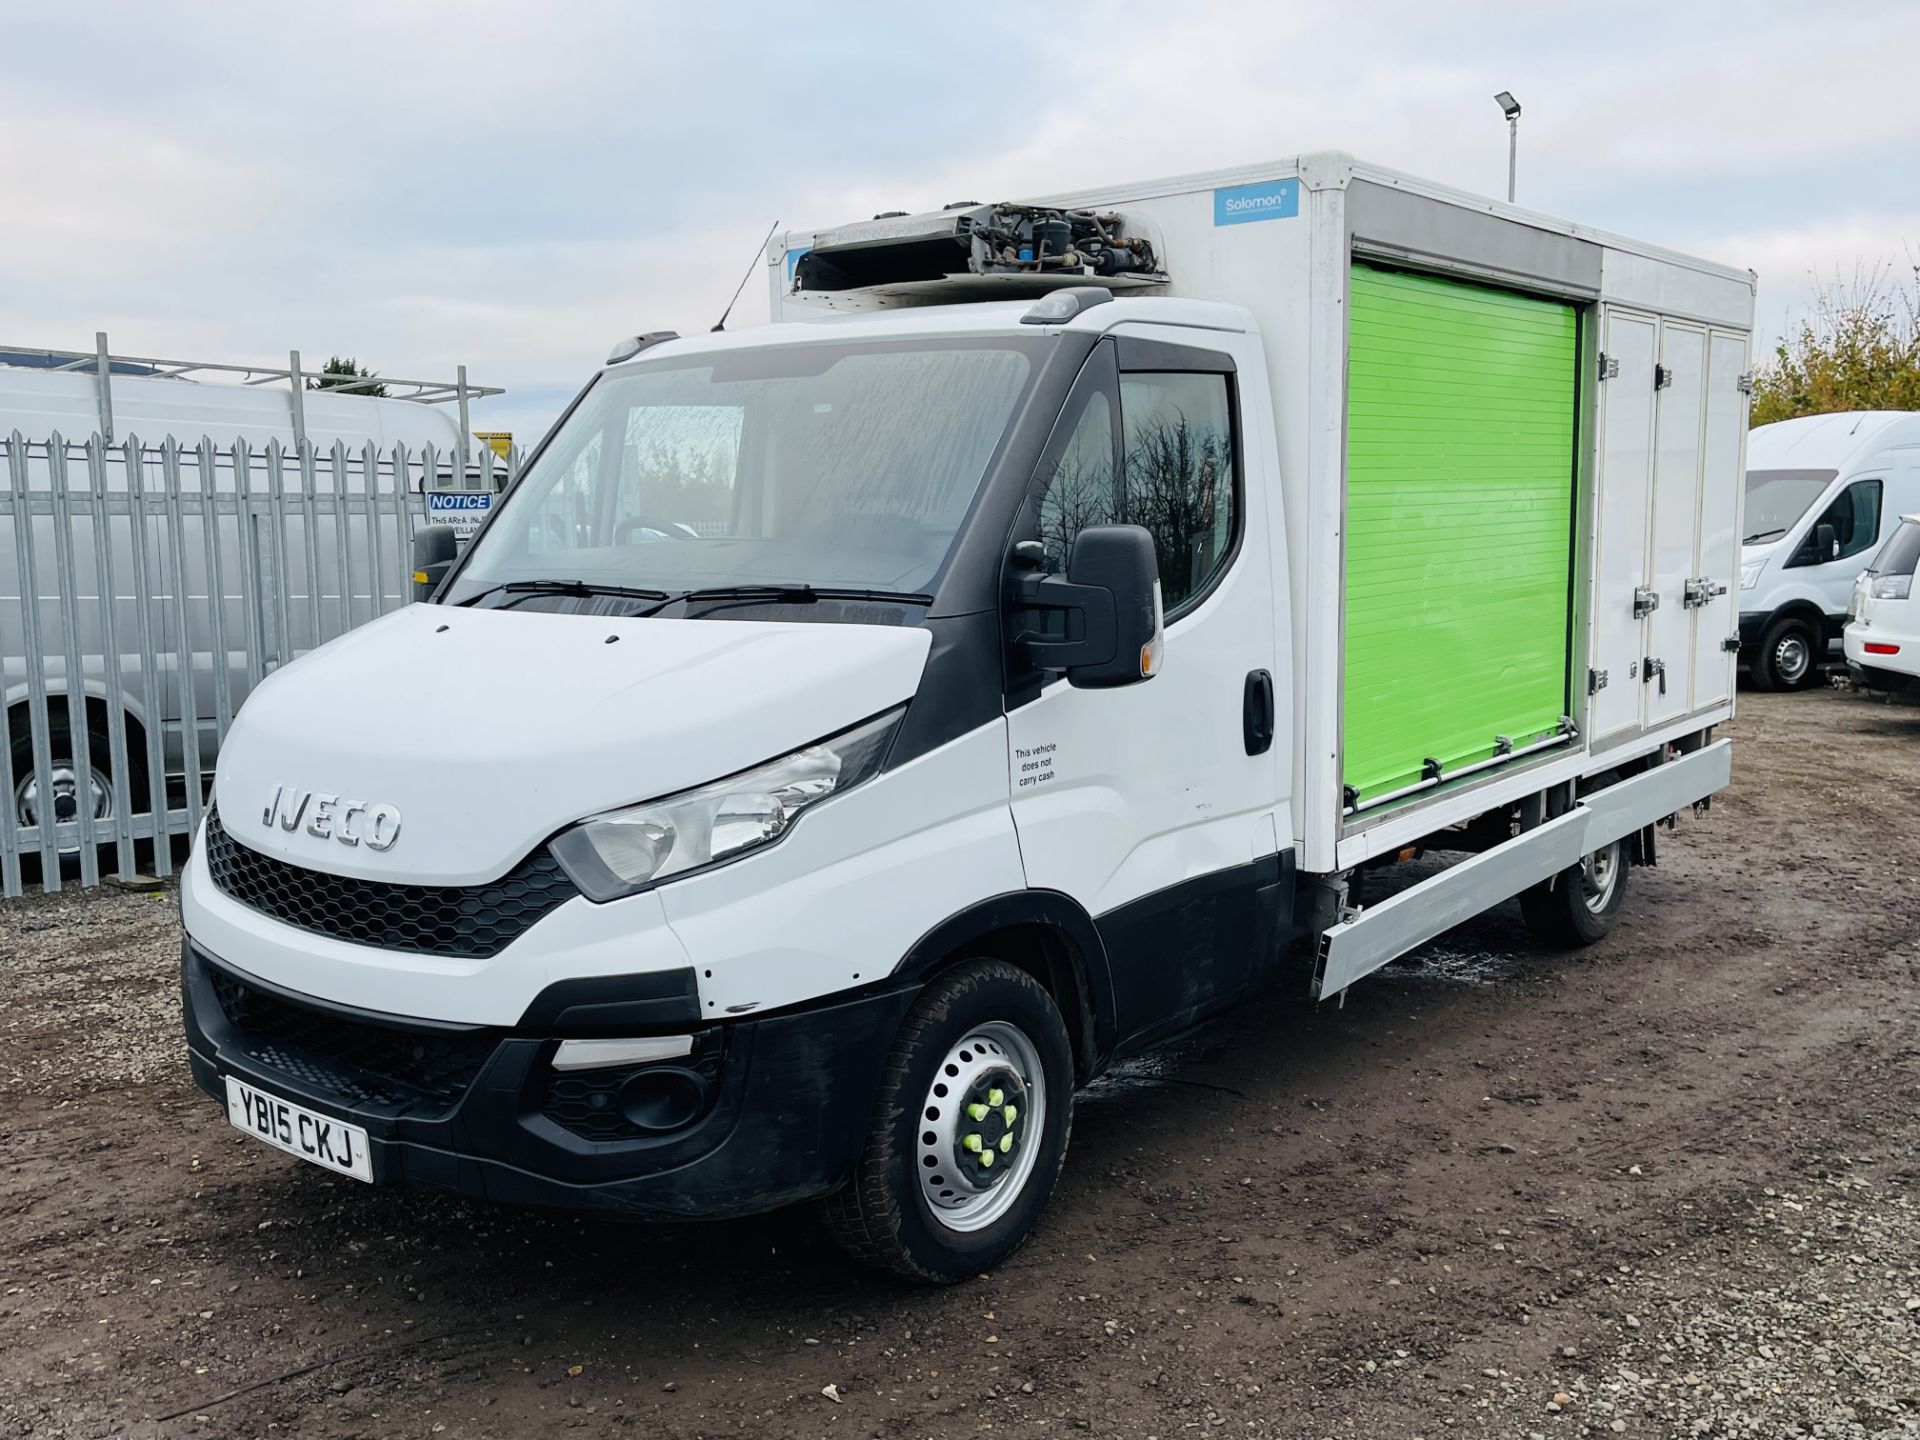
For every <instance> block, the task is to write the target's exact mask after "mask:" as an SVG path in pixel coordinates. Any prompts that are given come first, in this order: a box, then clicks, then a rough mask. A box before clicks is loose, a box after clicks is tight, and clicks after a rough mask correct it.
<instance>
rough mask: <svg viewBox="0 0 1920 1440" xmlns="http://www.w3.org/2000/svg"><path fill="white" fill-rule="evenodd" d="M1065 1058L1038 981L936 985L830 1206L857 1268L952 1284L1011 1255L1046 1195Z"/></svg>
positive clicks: (991, 973)
mask: <svg viewBox="0 0 1920 1440" xmlns="http://www.w3.org/2000/svg"><path fill="white" fill-rule="evenodd" d="M1072 1116H1073V1054H1072V1050H1071V1048H1070V1046H1069V1043H1068V1040H1067V1027H1066V1024H1065V1022H1064V1021H1063V1020H1062V1019H1061V1017H1060V1011H1059V1009H1058V1007H1056V1006H1055V1005H1054V1003H1053V998H1052V997H1051V996H1050V995H1048V994H1047V992H1046V990H1045V989H1044V988H1042V987H1041V985H1040V984H1039V982H1037V981H1036V980H1034V978H1033V977H1032V976H1030V975H1028V974H1027V973H1026V972H1025V971H1023V970H1019V969H1017V968H1015V967H1014V966H1012V965H1009V964H1006V963H1005V962H1004V961H999V960H979V961H974V962H971V963H969V964H966V965H963V966H961V967H960V968H959V969H956V970H953V971H950V972H948V973H947V974H945V975H943V976H941V977H940V978H939V979H937V980H935V981H934V982H933V984H932V985H930V986H929V987H928V988H927V991H926V993H925V994H923V995H922V996H921V997H920V999H919V1000H918V1001H917V1002H916V1003H915V1004H914V1007H913V1009H912V1010H911V1011H910V1012H909V1013H908V1015H907V1018H906V1020H905V1021H904V1022H903V1023H902V1024H901V1027H900V1034H899V1036H898V1038H897V1039H896V1040H895V1041H894V1047H893V1053H892V1054H891V1055H890V1056H889V1058H888V1061H887V1068H886V1072H885V1074H884V1075H883V1077H882V1079H881V1083H880V1094H879V1097H878V1100H877V1102H876V1103H875V1106H874V1110H873V1115H872V1118H871V1120H870V1121H869V1124H868V1129H867V1137H866V1144H865V1147H864V1150H863V1153H862V1154H861V1157H860V1160H859V1162H858V1163H857V1164H856V1166H855V1168H854V1174H853V1179H852V1180H851V1181H850V1182H849V1183H848V1184H847V1186H846V1188H845V1189H843V1190H841V1191H840V1192H839V1193H838V1194H837V1195H834V1196H832V1197H831V1198H830V1199H829V1200H828V1201H827V1202H826V1218H827V1223H828V1226H829V1228H830V1229H831V1230H832V1231H833V1235H834V1238H835V1239H836V1240H837V1241H838V1242H839V1243H840V1245H841V1247H842V1248H843V1249H845V1250H846V1251H847V1253H848V1254H850V1255H852V1256H853V1257H854V1258H855V1259H857V1260H859V1261H861V1262H863V1263H864V1264H868V1265H872V1266H874V1267H876V1268H878V1269H883V1270H890V1271H892V1272H893V1273H894V1274H896V1275H901V1276H904V1277H906V1278H908V1279H912V1280H919V1281H922V1282H925V1283H929V1284H935V1285H949V1284H952V1283H953V1282H955V1281H958V1280H965V1279H967V1278H968V1277H970V1276H973V1275H977V1274H979V1273H980V1272H981V1271H982V1270H986V1269H988V1268H990V1267H992V1266H994V1265H996V1264H998V1263H999V1262H1000V1261H1001V1260H1003V1259H1005V1258H1006V1257H1007V1256H1008V1255H1009V1254H1011V1253H1012V1252H1013V1251H1014V1250H1015V1249H1016V1248H1017V1247H1018V1246H1019V1245H1020V1243H1021V1242H1022V1241H1024V1240H1025V1239H1026V1238H1027V1235H1028V1233H1029V1232H1030V1231H1031V1230H1032V1229H1033V1226H1034V1223H1035V1222H1036V1221H1037V1220H1038V1219H1039V1218H1040V1212H1041V1211H1042V1210H1044V1209H1045V1208H1046V1204H1047V1200H1048V1198H1049V1197H1050V1196H1051V1195H1052V1194H1053V1186H1054V1181H1055V1180H1056V1179H1057V1178H1058V1177H1059V1174H1060V1166H1061V1162H1062V1161H1063V1160H1065V1158H1066V1153H1067V1133H1068V1130H1069V1128H1070V1127H1071V1124H1072Z"/></svg>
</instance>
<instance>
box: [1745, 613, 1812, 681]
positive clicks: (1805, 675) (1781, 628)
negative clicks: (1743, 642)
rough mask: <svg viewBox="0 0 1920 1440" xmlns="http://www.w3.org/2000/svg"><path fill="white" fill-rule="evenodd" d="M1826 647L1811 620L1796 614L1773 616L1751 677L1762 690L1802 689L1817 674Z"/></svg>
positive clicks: (1761, 643) (1755, 660)
mask: <svg viewBox="0 0 1920 1440" xmlns="http://www.w3.org/2000/svg"><path fill="white" fill-rule="evenodd" d="M1825 648H1826V647H1825V645H1824V644H1823V643H1822V641H1821V638H1820V631H1819V630H1818V629H1817V628H1816V627H1815V626H1814V624H1813V622H1812V621H1810V620H1806V619H1803V618H1802V617H1800V616H1798V615H1789V616H1787V617H1786V618H1785V619H1782V620H1776V621H1774V622H1773V624H1772V625H1770V626H1769V627H1767V634H1766V638H1765V639H1763V640H1762V641H1761V642H1760V653H1759V654H1758V655H1757V656H1756V657H1755V658H1754V666H1753V678H1754V679H1755V680H1756V681H1758V682H1759V684H1760V687H1761V688H1762V689H1765V690H1805V689H1806V688H1807V687H1808V686H1810V685H1812V684H1814V683H1815V682H1816V681H1817V680H1819V678H1820V660H1821V658H1822V656H1823V654H1824V653H1825Z"/></svg>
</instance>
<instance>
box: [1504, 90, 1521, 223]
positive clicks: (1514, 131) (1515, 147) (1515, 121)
mask: <svg viewBox="0 0 1920 1440" xmlns="http://www.w3.org/2000/svg"><path fill="white" fill-rule="evenodd" d="M1519 166H1520V112H1519V111H1518V110H1516V111H1514V112H1513V114H1511V115H1509V116H1508V117H1507V204H1509V205H1511V204H1513V181H1514V176H1515V173H1516V172H1517V171H1518V169H1519Z"/></svg>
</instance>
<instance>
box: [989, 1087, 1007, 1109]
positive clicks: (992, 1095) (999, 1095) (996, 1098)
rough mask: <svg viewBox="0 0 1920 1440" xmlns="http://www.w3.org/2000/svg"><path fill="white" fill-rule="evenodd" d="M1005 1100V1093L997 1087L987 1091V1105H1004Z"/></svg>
mask: <svg viewBox="0 0 1920 1440" xmlns="http://www.w3.org/2000/svg"><path fill="white" fill-rule="evenodd" d="M1006 1100H1007V1092H1006V1091H1004V1090H1002V1089H999V1088H998V1087H995V1088H994V1089H992V1090H989V1091H987V1104H989V1105H1004V1104H1005V1103H1006Z"/></svg>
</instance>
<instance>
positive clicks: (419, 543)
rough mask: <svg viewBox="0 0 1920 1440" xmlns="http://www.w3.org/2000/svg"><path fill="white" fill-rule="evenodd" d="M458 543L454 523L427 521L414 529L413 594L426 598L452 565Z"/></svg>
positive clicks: (419, 598)
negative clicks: (434, 523)
mask: <svg viewBox="0 0 1920 1440" xmlns="http://www.w3.org/2000/svg"><path fill="white" fill-rule="evenodd" d="M457 548H458V547H457V546H456V545H455V544H454V536H453V527H452V526H451V525H428V526H425V527H424V528H422V529H419V530H416V531H414V532H413V598H414V599H416V600H425V599H426V598H427V597H428V596H430V595H432V594H433V592H434V591H435V590H436V589H438V588H439V585H440V582H441V581H442V580H444V579H446V578H447V571H448V570H449V569H451V568H452V566H453V557H454V554H455V551H456V549H457Z"/></svg>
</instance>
